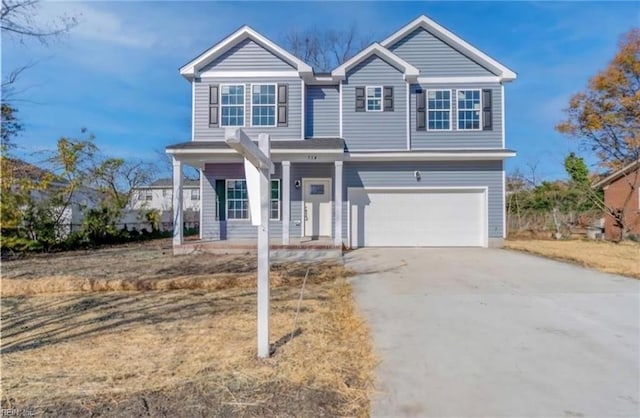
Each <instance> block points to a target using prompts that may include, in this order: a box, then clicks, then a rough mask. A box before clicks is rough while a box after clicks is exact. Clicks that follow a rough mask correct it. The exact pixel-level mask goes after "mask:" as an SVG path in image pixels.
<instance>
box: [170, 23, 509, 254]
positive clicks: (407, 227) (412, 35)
mask: <svg viewBox="0 0 640 418" xmlns="http://www.w3.org/2000/svg"><path fill="white" fill-rule="evenodd" d="M180 74H181V75H182V76H184V77H185V78H186V79H187V80H188V81H189V82H190V83H191V87H192V92H193V95H192V100H193V103H192V107H193V125H192V138H191V141H189V142H186V143H181V144H176V145H171V146H169V147H167V152H168V153H169V154H171V155H172V156H173V158H174V190H176V191H177V190H179V185H180V182H181V178H182V177H181V170H182V164H188V165H191V166H193V167H196V168H198V169H199V170H200V171H201V175H200V179H201V182H202V184H201V190H202V216H201V219H202V223H201V238H202V239H203V240H233V239H243V238H253V237H255V236H256V235H257V228H256V227H254V226H252V225H251V222H250V220H249V210H248V200H247V189H246V182H245V180H244V168H243V163H242V161H243V160H242V157H241V156H240V155H239V154H238V153H237V152H236V151H235V150H233V149H231V148H230V147H228V146H227V144H226V143H225V142H224V140H225V138H224V135H225V129H226V128H229V127H239V128H242V129H244V131H245V132H246V133H247V134H248V135H249V136H250V137H252V138H255V139H256V140H257V138H258V134H259V133H267V134H269V135H270V137H271V156H272V160H273V161H274V162H275V173H274V174H273V175H272V193H271V198H272V206H271V223H270V234H271V237H272V239H276V238H278V239H279V238H280V237H281V239H282V243H283V244H285V245H286V244H289V243H290V242H297V241H300V240H301V239H304V238H309V239H314V238H321V239H322V237H327V238H326V239H331V242H332V243H333V244H334V245H335V246H337V247H338V246H339V247H342V246H346V247H351V248H355V247H362V246H478V247H486V246H494V245H501V243H502V241H503V238H504V236H505V205H504V195H505V190H504V189H505V176H504V160H505V159H506V158H509V157H513V156H514V155H515V152H514V151H511V150H509V149H507V148H506V147H505V119H504V113H505V112H504V85H505V83H507V82H509V81H512V80H514V79H515V78H516V74H515V73H514V72H513V71H511V70H510V69H508V68H507V67H505V66H504V65H502V64H500V63H498V62H497V61H495V60H494V59H492V58H491V57H489V56H487V55H486V54H484V53H483V52H481V51H479V50H478V49H476V48H475V47H473V46H471V45H470V44H468V43H467V42H465V41H464V40H462V39H460V38H459V37H457V36H456V35H454V34H453V33H451V32H450V31H448V30H447V29H445V28H444V27H442V26H440V25H438V24H437V23H435V22H434V21H432V20H431V19H429V18H427V17H425V16H420V17H418V18H417V19H415V20H414V21H412V22H411V23H409V24H408V25H406V26H404V27H403V28H401V29H399V30H398V31H397V32H395V33H393V34H392V35H391V36H389V37H388V38H387V39H385V40H384V41H382V42H380V43H373V44H372V45H370V46H369V47H367V48H366V49H364V50H363V51H361V52H360V53H358V54H357V55H356V56H354V57H353V58H351V59H350V60H348V61H347V62H344V63H343V64H342V65H340V66H339V67H337V68H335V69H334V70H333V71H331V73H330V74H315V73H314V72H313V69H312V68H311V67H310V66H309V65H308V64H306V63H304V62H302V61H301V60H300V59H298V58H296V57H295V56H293V55H292V54H290V53H289V52H287V51H286V50H285V49H283V48H281V47H280V46H278V45H276V44H275V43H273V42H272V41H270V40H269V39H267V38H265V37H264V36H262V35H261V34H259V33H257V32H256V31H254V30H253V29H251V28H249V27H248V26H243V27H241V28H240V29H238V30H237V31H236V32H234V33H233V34H231V35H230V36H228V37H227V38H225V39H223V40H222V41H221V42H219V43H217V44H216V45H214V46H213V47H211V48H210V49H208V50H206V51H204V52H203V53H202V54H200V55H199V56H197V57H196V58H194V59H193V60H192V61H190V62H189V63H187V64H186V65H184V66H183V67H182V68H181V69H180ZM174 194H175V197H176V198H177V199H180V196H179V193H177V192H174ZM180 206H181V205H180V204H174V207H180ZM177 215H178V216H179V214H177ZM174 242H177V243H180V242H181V237H178V239H177V240H176V241H174Z"/></svg>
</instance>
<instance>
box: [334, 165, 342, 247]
mask: <svg viewBox="0 0 640 418" xmlns="http://www.w3.org/2000/svg"><path fill="white" fill-rule="evenodd" d="M334 177H335V179H334V182H333V184H334V185H335V186H334V187H335V190H334V196H335V202H334V205H333V206H334V208H335V212H336V213H335V217H336V230H335V232H334V234H333V237H334V244H335V245H336V246H340V247H342V161H336V162H335V175H334Z"/></svg>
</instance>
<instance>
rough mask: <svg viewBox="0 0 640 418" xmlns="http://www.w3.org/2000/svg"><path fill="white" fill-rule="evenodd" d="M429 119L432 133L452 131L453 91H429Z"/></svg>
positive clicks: (428, 126)
mask: <svg viewBox="0 0 640 418" xmlns="http://www.w3.org/2000/svg"><path fill="white" fill-rule="evenodd" d="M427 119H428V123H427V128H428V129H429V130H430V131H448V130H450V129H451V90H427Z"/></svg>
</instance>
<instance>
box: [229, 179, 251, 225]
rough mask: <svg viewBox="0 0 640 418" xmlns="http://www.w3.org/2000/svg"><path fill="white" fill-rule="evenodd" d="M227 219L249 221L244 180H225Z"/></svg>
mask: <svg viewBox="0 0 640 418" xmlns="http://www.w3.org/2000/svg"><path fill="white" fill-rule="evenodd" d="M227 219H249V200H248V197H247V182H246V181H245V180H227Z"/></svg>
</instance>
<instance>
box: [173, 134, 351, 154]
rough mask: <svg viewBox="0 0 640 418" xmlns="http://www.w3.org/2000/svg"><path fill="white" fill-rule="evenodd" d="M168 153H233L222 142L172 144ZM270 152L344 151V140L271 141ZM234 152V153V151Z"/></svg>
mask: <svg viewBox="0 0 640 418" xmlns="http://www.w3.org/2000/svg"><path fill="white" fill-rule="evenodd" d="M166 149H167V152H168V153H170V154H171V153H174V152H175V151H177V152H178V153H179V152H180V151H183V152H189V151H195V150H210V151H213V152H215V151H217V150H220V151H222V150H225V151H226V150H229V151H233V149H232V148H231V147H229V146H228V145H227V143H226V142H224V141H189V142H181V143H179V144H173V145H169V146H167V148H166ZM271 150H272V151H276V152H277V151H283V150H284V151H319V152H326V151H334V152H335V151H339V152H343V151H344V140H343V139H342V138H314V139H300V140H276V141H271ZM234 152H235V151H234Z"/></svg>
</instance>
